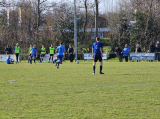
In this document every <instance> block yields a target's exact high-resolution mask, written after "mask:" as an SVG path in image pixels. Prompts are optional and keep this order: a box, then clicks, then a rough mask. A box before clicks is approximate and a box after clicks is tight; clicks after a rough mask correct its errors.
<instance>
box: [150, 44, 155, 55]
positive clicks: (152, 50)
mask: <svg viewBox="0 0 160 119" xmlns="http://www.w3.org/2000/svg"><path fill="white" fill-rule="evenodd" d="M149 52H150V53H154V52H155V46H154V44H153V42H150V45H149Z"/></svg>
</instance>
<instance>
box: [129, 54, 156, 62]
mask: <svg viewBox="0 0 160 119" xmlns="http://www.w3.org/2000/svg"><path fill="white" fill-rule="evenodd" d="M130 60H155V53H130Z"/></svg>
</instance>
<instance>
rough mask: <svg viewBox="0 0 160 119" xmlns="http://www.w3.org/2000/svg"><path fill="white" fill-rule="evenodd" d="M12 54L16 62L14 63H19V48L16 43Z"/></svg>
mask: <svg viewBox="0 0 160 119" xmlns="http://www.w3.org/2000/svg"><path fill="white" fill-rule="evenodd" d="M13 53H14V55H16V60H17V61H16V63H19V62H18V56H19V54H20V53H21V48H20V46H19V44H18V43H16V46H15V47H14V49H13Z"/></svg>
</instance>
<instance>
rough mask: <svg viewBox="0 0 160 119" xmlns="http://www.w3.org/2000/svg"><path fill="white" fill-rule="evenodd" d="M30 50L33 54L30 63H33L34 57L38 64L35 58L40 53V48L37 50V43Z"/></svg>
mask: <svg viewBox="0 0 160 119" xmlns="http://www.w3.org/2000/svg"><path fill="white" fill-rule="evenodd" d="M30 51H32V54H31V56H30V64H32V59H33V61H34V64H36V62H35V60H36V58H37V54H38V50H37V48H36V45H33V48H31V50H30ZM30 51H29V53H28V54H30Z"/></svg>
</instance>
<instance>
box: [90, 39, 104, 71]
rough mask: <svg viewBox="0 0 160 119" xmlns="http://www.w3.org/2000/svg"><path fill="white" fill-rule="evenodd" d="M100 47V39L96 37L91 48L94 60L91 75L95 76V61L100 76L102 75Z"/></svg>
mask: <svg viewBox="0 0 160 119" xmlns="http://www.w3.org/2000/svg"><path fill="white" fill-rule="evenodd" d="M102 57H103V54H102V45H101V43H100V38H98V37H96V42H95V43H93V46H92V58H93V59H94V63H93V74H95V67H96V62H97V60H99V62H100V74H104V73H102Z"/></svg>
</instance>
